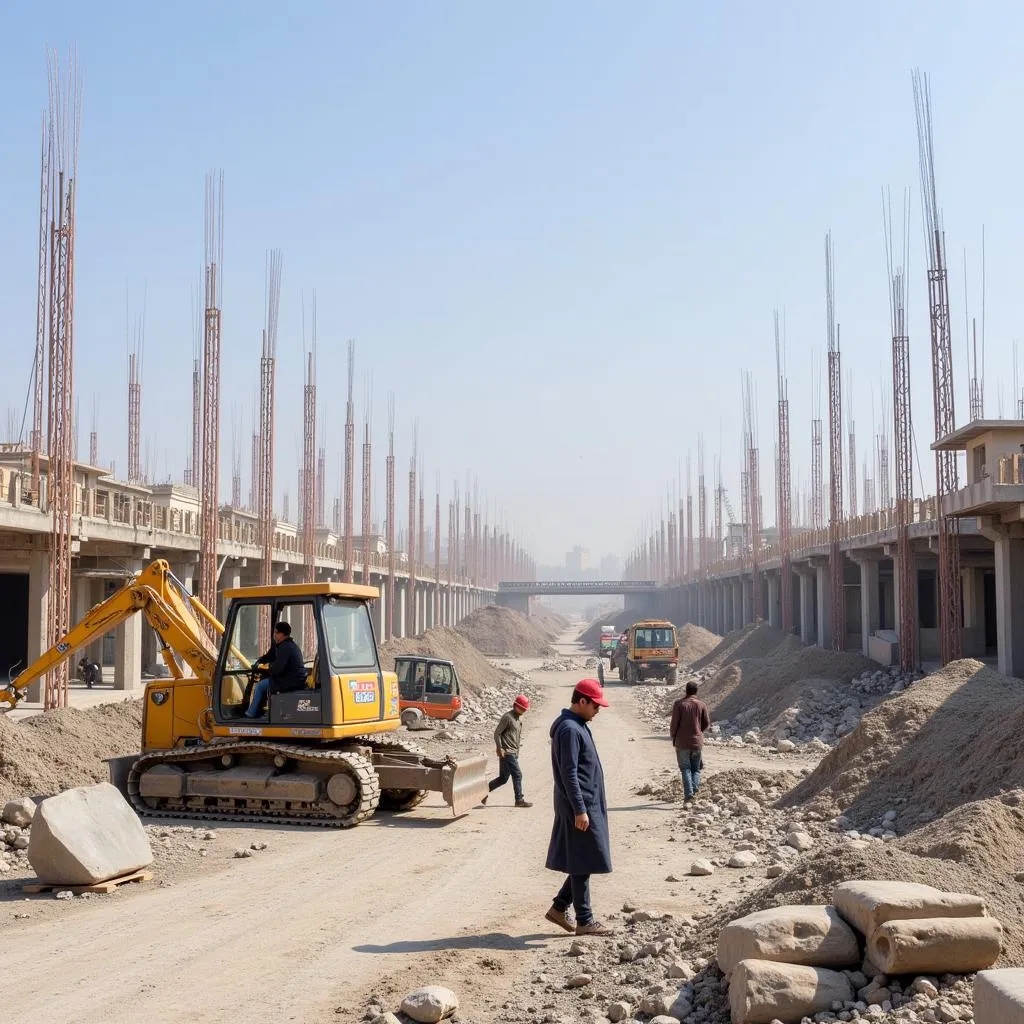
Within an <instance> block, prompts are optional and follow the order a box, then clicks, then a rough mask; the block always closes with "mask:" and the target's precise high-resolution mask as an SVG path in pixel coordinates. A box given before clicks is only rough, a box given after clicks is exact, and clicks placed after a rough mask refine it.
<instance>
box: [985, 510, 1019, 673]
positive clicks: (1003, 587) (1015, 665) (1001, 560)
mask: <svg viewBox="0 0 1024 1024" xmlns="http://www.w3.org/2000/svg"><path fill="white" fill-rule="evenodd" d="M993 532H994V533H995V536H994V542H995V556H996V641H997V643H998V645H999V651H998V655H999V671H1000V672H1002V673H1003V675H1006V676H1018V677H1024V526H1022V525H1020V524H1014V525H1013V526H1010V527H1005V526H1004V527H1001V528H999V529H998V531H997V532H996V531H993ZM986 535H989V531H986Z"/></svg>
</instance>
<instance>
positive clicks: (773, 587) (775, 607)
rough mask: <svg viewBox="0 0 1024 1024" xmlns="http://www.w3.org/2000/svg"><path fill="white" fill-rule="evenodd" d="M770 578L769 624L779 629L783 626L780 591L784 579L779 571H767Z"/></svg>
mask: <svg viewBox="0 0 1024 1024" xmlns="http://www.w3.org/2000/svg"><path fill="white" fill-rule="evenodd" d="M766 576H767V580H768V625H769V626H774V627H775V628H776V629H779V628H780V627H781V626H782V605H781V603H780V601H779V593H780V588H781V584H782V581H781V579H780V577H779V574H778V573H775V572H772V573H767V574H766Z"/></svg>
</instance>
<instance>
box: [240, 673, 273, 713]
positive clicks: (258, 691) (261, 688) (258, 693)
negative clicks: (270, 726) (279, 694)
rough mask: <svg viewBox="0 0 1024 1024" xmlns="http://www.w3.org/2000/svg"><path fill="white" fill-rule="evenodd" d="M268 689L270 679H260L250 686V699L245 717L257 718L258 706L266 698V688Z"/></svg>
mask: <svg viewBox="0 0 1024 1024" xmlns="http://www.w3.org/2000/svg"><path fill="white" fill-rule="evenodd" d="M269 689H270V680H269V679H261V680H260V681H259V682H258V683H257V684H256V685H255V686H254V687H253V688H252V699H251V700H250V701H249V709H248V710H247V711H246V713H245V717H246V718H259V717H260V707H261V706H262V704H263V702H264V701H265V700H266V699H267V690H269Z"/></svg>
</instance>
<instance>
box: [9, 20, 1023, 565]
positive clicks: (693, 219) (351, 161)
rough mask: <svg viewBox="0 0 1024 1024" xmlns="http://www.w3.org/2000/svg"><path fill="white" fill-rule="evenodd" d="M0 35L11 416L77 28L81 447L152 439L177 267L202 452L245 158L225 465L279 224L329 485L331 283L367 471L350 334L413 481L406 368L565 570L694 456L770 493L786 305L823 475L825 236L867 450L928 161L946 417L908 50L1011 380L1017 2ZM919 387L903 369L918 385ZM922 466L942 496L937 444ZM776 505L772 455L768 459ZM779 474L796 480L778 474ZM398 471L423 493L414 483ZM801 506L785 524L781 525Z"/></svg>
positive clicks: (159, 464) (184, 357) (798, 474)
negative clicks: (214, 177)
mask: <svg viewBox="0 0 1024 1024" xmlns="http://www.w3.org/2000/svg"><path fill="white" fill-rule="evenodd" d="M8 8H9V9H8V10H7V11H5V13H4V15H3V20H2V28H0V94H2V95H3V97H4V99H3V101H2V111H3V120H2V130H0V197H2V199H0V308H2V309H3V311H4V315H3V318H2V320H0V351H2V352H3V355H4V361H5V363H6V368H5V369H6V372H5V374H4V385H3V390H2V401H0V411H4V410H6V409H11V410H15V411H16V413H17V414H18V415H19V416H20V412H21V409H22V405H23V402H24V395H25V389H26V387H27V384H28V380H29V374H30V366H31V358H32V348H33V338H34V331H35V264H36V230H37V227H36V218H37V208H36V203H37V192H38V148H39V146H38V135H39V119H40V115H41V112H42V110H43V108H44V106H45V102H46V69H45V47H46V46H47V45H51V46H56V47H58V48H59V49H61V50H62V51H64V50H66V48H67V47H68V45H70V44H71V43H77V45H78V47H79V58H80V63H81V66H82V68H83V71H84V79H85V90H84V116H83V122H82V137H81V159H80V168H79V183H78V249H77V268H78V275H77V293H76V305H77V325H76V332H77V336H76V388H77V393H78V396H79V400H80V403H81V421H82V438H83V440H82V446H83V449H85V450H83V455H84V454H86V451H87V441H86V438H87V436H88V430H89V429H90V426H91V421H92V407H93V403H94V401H95V402H96V404H97V407H98V414H97V418H98V430H99V439H100V457H101V461H103V462H108V461H109V460H111V459H114V460H116V463H117V468H118V472H119V475H123V473H124V470H125V469H126V467H127V456H126V417H127V412H126V406H127V400H126V396H125V375H126V369H125V362H126V359H125V292H126V287H130V288H131V289H132V292H133V294H135V295H141V292H142V288H143V285H144V284H145V285H146V287H147V289H148V308H147V324H146V351H145V364H144V376H143V426H142V430H143V437H144V438H145V439H146V441H147V443H148V445H149V451H150V459H149V461H150V465H151V467H152V469H153V471H154V474H155V475H156V476H157V477H158V478H161V479H162V478H165V477H167V476H169V475H171V476H174V477H175V478H180V476H181V472H182V469H183V467H184V462H185V457H186V454H187V451H188V426H189V423H190V417H191V411H190V402H191V398H190V393H191V390H190V389H191V384H190V366H191V357H192V334H193V331H192V311H191V291H192V289H193V287H194V283H195V282H196V281H197V279H198V272H199V268H200V265H201V260H202V226H203V224H202V197H203V180H204V174H205V172H206V171H207V170H209V169H213V168H223V169H224V173H225V180H226V185H225V196H226V199H225V205H226V216H225V267H224V302H223V307H224V320H223V323H224V362H223V370H222V377H223V382H224V384H223V388H224V407H223V412H222V420H223V422H224V424H225V435H224V437H225V439H224V443H223V445H222V448H223V450H224V453H225V458H224V472H223V473H222V484H221V489H222V494H224V495H225V496H228V495H229V494H230V479H229V473H230V461H231V424H232V420H233V419H234V420H236V421H237V424H238V427H237V443H238V445H239V447H240V449H241V451H242V453H243V458H242V462H243V475H244V477H245V481H244V483H243V492H246V493H247V490H248V464H249V459H248V452H249V447H248V437H249V433H250V431H251V406H252V404H253V401H254V397H255V390H256V380H257V370H258V356H259V348H258V336H259V330H260V327H261V325H262V320H263V304H264V300H263V280H264V259H265V252H266V250H267V249H268V248H270V247H280V248H281V249H282V250H283V251H284V289H283V302H282V314H281V325H282V326H281V342H280V348H279V390H278V394H279V401H278V424H279V433H278V451H279V461H278V481H279V490H280V491H283V490H284V489H285V488H287V489H288V490H289V491H290V492H291V501H292V508H293V509H294V508H295V502H296V495H295V492H296V483H295V480H296V467H297V463H298V460H299V443H300V440H299V438H300V427H301V388H302V377H301V305H302V295H303V293H305V294H306V296H307V298H308V296H309V295H310V294H311V292H312V291H313V289H315V290H316V293H317V303H318V308H319V339H320V358H319V370H320V378H319V379H320V387H321V406H322V408H323V407H325V408H326V430H327V435H328V447H329V449H330V452H331V455H330V458H329V462H330V468H331V480H330V481H329V483H328V494H332V493H334V491H335V490H336V486H337V485H336V477H337V475H338V473H337V466H338V463H339V461H340V458H341V437H342V424H343V419H344V387H345V341H346V339H348V338H350V337H351V338H355V339H356V344H357V378H356V379H357V386H356V391H357V399H358V401H359V405H360V408H359V410H358V411H357V416H358V419H359V420H360V421H361V419H362V409H361V406H362V398H363V392H364V376H365V375H367V374H372V378H373V396H374V405H373V411H374V440H375V453H376V455H377V458H376V460H375V462H376V465H375V470H376V474H377V478H378V486H377V487H376V488H375V490H376V495H377V497H378V499H379V501H378V507H377V508H376V509H375V515H376V516H379V515H380V514H381V511H382V509H381V508H380V507H379V506H380V502H382V500H383V486H382V483H383V457H384V445H385V441H386V437H385V433H386V406H387V397H386V396H387V393H388V392H389V391H393V392H394V393H395V396H396V402H397V406H398V444H399V460H400V461H399V464H400V466H401V467H402V468H403V469H404V468H406V467H407V460H408V455H409V452H410V448H411V434H412V429H411V428H412V422H413V420H414V419H418V420H419V435H420V447H421V451H422V455H423V461H424V466H425V470H426V478H427V481H428V485H429V488H430V494H431V498H430V500H429V505H430V506H432V504H433V501H432V491H433V487H434V482H435V479H436V476H437V474H440V476H441V480H442V487H443V491H444V494H445V500H447V496H448V494H449V493H450V491H451V488H452V481H453V480H454V479H455V478H456V477H457V478H458V479H459V480H460V481H461V482H462V486H463V488H464V487H465V480H466V477H467V473H469V472H470V471H472V472H473V473H475V474H476V476H477V477H478V478H479V483H480V488H481V494H483V493H486V494H487V495H488V496H489V499H490V501H491V504H492V506H493V507H500V508H501V509H503V510H504V513H505V515H506V517H507V519H508V520H509V521H514V522H515V523H516V524H517V525H518V527H519V529H520V532H521V533H522V534H523V535H525V536H527V537H528V538H529V539H530V541H531V543H532V547H533V550H534V552H535V554H536V555H537V556H538V558H539V559H540V560H541V561H549V562H550V561H554V562H560V561H561V559H562V557H563V554H564V552H565V551H566V550H567V549H569V548H570V547H572V546H573V544H576V543H580V544H583V545H584V546H587V547H589V548H590V549H591V551H592V554H593V556H594V557H595V558H596V557H598V556H599V555H600V554H601V553H603V552H609V551H610V552H618V553H625V551H626V550H627V549H628V548H629V547H630V546H631V544H632V542H633V540H634V538H635V535H636V533H637V531H638V529H639V527H640V526H641V525H642V522H643V520H644V519H645V518H646V517H650V516H651V515H652V513H653V512H655V511H656V510H657V508H658V507H659V503H661V504H663V503H664V498H665V489H666V487H667V486H670V485H672V484H673V482H674V481H675V479H676V475H677V472H678V467H679V466H680V464H681V463H682V464H684V465H685V459H686V455H687V452H688V451H689V452H692V453H694V455H695V454H696V447H697V436H698V433H699V432H701V431H703V433H704V439H705V449H706V457H707V460H708V464H709V465H708V472H709V475H710V473H711V463H712V460H713V459H714V458H715V457H716V456H717V453H718V451H719V449H720V448H721V450H722V452H723V458H724V462H725V471H724V476H725V485H726V487H727V488H728V490H729V494H730V498H731V501H732V503H733V504H734V505H738V504H739V483H738V469H739V451H740V445H741V429H740V409H741V399H740V374H741V370H742V369H744V368H745V369H749V370H750V371H751V372H752V374H753V376H754V379H755V381H756V382H757V387H758V394H759V403H758V404H759V420H758V426H759V434H760V444H761V450H762V465H763V466H766V467H770V466H771V464H772V446H773V437H774V426H773V424H774V415H775V410H774V403H775V356H774V350H773V346H772V309H773V307H775V306H781V307H784V308H785V311H786V322H787V357H788V370H789V377H790V397H791V404H792V414H791V415H792V422H793V427H792V432H793V463H794V471H793V472H794V482H796V481H797V480H798V479H802V480H803V482H804V483H805V484H806V481H807V479H808V477H809V462H810V429H809V420H810V418H811V415H812V393H813V388H812V376H811V362H812V354H814V356H815V358H816V359H817V365H818V366H819V367H820V361H821V354H822V352H823V351H824V344H825V329H824V328H825V313H824V270H823V256H822V248H823V236H824V232H825V230H826V229H827V228H831V230H832V232H833V238H834V245H835V250H836V266H837V286H836V306H837V314H838V318H839V320H840V323H841V328H842V335H841V336H842V347H843V360H844V367H845V368H848V369H849V371H850V372H851V373H852V380H853V392H852V399H853V404H852V409H853V412H854V414H855V417H856V423H857V432H858V443H859V447H860V451H861V453H862V454H866V453H867V452H868V451H869V449H870V434H871V429H872V402H874V407H875V410H876V411H875V416H876V419H877V420H878V421H879V426H880V424H881V397H880V396H881V389H882V386H883V383H882V382H883V380H884V381H886V382H888V380H889V379H890V370H889V365H890V364H889V342H888V336H889V325H888V302H887V290H886V288H887V282H886V278H885V262H884V254H883V248H882V225H881V209H880V207H881V202H880V192H881V187H882V186H883V185H890V186H892V187H893V188H894V190H895V191H896V193H897V195H899V194H900V193H901V191H902V189H903V187H904V186H907V185H913V186H915V199H914V208H913V231H912V239H913V243H914V250H913V253H912V259H911V267H910V297H911V328H912V360H913V385H914V389H915V391H914V411H915V425H916V437H917V440H918V442H919V445H920V446H921V448H922V451H924V445H925V444H926V443H927V442H928V441H929V440H930V438H931V434H932V422H931V416H932V412H931V400H930V398H931V394H930V363H929V349H928V341H927V307H926V279H925V267H924V264H923V255H922V247H921V245H920V239H921V227H920V224H921V221H920V211H919V207H918V205H917V199H916V195H917V189H916V185H917V181H918V170H917V152H916V132H915V124H914V106H913V96H912V91H911V84H910V74H909V71H910V68H911V67H913V66H921V67H922V68H923V69H924V70H926V71H928V72H929V73H930V74H931V75H932V78H933V99H934V104H935V130H936V169H937V178H938V193H939V201H940V204H941V206H942V207H943V210H944V219H945V224H946V228H947V233H948V247H949V259H950V264H951V278H952V286H951V297H952V316H953V324H954V328H955V335H954V341H955V344H956V346H957V347H956V364H957V372H958V375H959V376H958V380H957V387H958V392H957V404H958V415H957V420H958V422H963V421H964V420H965V419H966V411H967V410H966V406H967V397H966V396H967V364H966V348H965V341H964V333H965V328H964V300H963V259H964V256H963V252H964V247H965V246H966V247H967V249H968V259H969V268H970V273H971V292H972V298H971V307H972V311H973V312H974V313H975V314H976V315H978V316H979V318H980V252H981V247H980V236H981V226H982V224H984V225H985V231H986V246H987V296H988V302H987V309H986V321H987V340H988V346H987V379H988V386H987V411H988V412H989V414H996V413H997V412H998V411H999V408H1000V403H1001V407H1002V410H1003V412H1004V414H1006V415H1009V414H1012V412H1013V408H1014V396H1013V394H1012V391H1013V364H1012V342H1013V340H1014V339H1015V338H1016V337H1017V332H1018V330H1019V328H1018V321H1017V318H1016V316H1015V315H1014V314H1013V306H1012V303H1013V301H1014V298H1013V297H1014V296H1015V295H1016V294H1018V292H1019V281H1020V277H1021V272H1022V267H1021V257H1020V246H1019V239H1020V237H1021V236H1022V233H1024V210H1022V203H1021V194H1022V192H1021V186H1020V175H1021V169H1020V167H1021V159H1020V157H1021V143H1020V140H1019V135H1020V132H1019V129H1018V127H1017V122H1018V121H1019V117H1018V114H1019V108H1020V105H1021V99H1022V97H1024V65H1022V64H1021V61H1020V59H1019V55H1020V50H1021V45H1022V42H1024V34H1022V27H1024V24H1022V23H1024V8H1022V7H1021V5H1019V4H1014V3H971V4H968V3H954V2H944V0H932V2H929V3H920V2H913V3H911V2H902V3H899V4H892V3H884V2H865V3H862V4H859V5H856V7H855V8H851V7H849V6H846V7H839V6H837V5H834V4H822V3H820V2H814V3H811V2H806V3H805V2H782V3H774V4H766V3H763V2H756V3H754V2H751V3H730V2H722V3H715V4H707V3H703V4H697V3H687V2H683V0H672V2H654V0H645V2H642V3H626V2H619V3H607V2H591V0H588V2H555V3H551V2H535V0H517V2H515V3H509V2H504V3H498V2H487V3H481V2H443V3H442V2H426V0H424V2H420V3H415V4H412V3H406V4H400V3H377V4H366V3H353V2H344V3H311V2H308V3H304V2H296V3H293V4H289V5H283V6H282V5H281V4H279V3H273V4H271V3H264V2H262V0H252V2H247V3H244V4H243V3H226V2H224V3H214V4H211V3H192V2H179V3H175V4H162V5H159V6H154V5H149V4H139V3H137V2H133V3H114V2H96V3H90V4H77V3H76V4H72V3H40V4H33V5H27V4H26V5H8ZM886 390H887V388H886ZM922 471H923V481H924V489H925V490H926V491H928V492H929V493H930V492H931V491H932V490H933V489H934V484H933V477H934V474H933V469H932V463H931V461H930V456H926V460H925V461H924V463H923V465H922ZM762 477H763V483H764V485H765V486H764V501H765V507H766V509H770V508H772V507H773V506H772V503H773V501H774V498H773V481H772V479H771V474H770V473H768V472H766V473H763V474H762ZM765 477H767V479H764V478H765ZM398 491H399V494H403V493H404V487H403V486H402V484H401V483H400V485H399V488H398ZM766 518H767V519H769V521H770V520H772V519H773V518H774V516H773V515H771V514H769V515H767V516H766Z"/></svg>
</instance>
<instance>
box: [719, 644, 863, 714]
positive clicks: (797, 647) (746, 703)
mask: <svg viewBox="0 0 1024 1024" xmlns="http://www.w3.org/2000/svg"><path fill="white" fill-rule="evenodd" d="M877 668H878V666H877V665H876V664H875V663H874V662H872V661H869V660H868V659H867V658H865V657H863V656H862V655H860V654H851V653H848V652H839V651H825V650H822V649H821V648H820V647H804V646H803V644H801V643H800V641H799V640H797V638H796V637H785V638H784V639H782V641H781V642H780V643H779V644H778V645H777V646H776V647H775V648H774V649H773V650H772V651H771V652H770V653H769V654H767V655H765V656H764V657H762V658H743V659H741V660H739V661H733V662H731V664H729V665H727V666H726V667H725V668H723V669H722V670H721V671H720V672H717V673H716V674H715V675H714V676H712V677H711V679H709V680H708V681H707V682H706V683H705V684H704V685H703V686H702V687H701V697H703V699H704V700H706V701H707V702H708V705H709V706H710V707H712V708H713V709H715V710H716V711H717V713H718V717H720V718H732V717H734V716H735V715H737V714H739V713H740V712H742V711H745V710H747V709H748V708H751V707H753V706H754V705H755V704H756V705H759V706H760V708H761V713H760V715H759V716H758V717H759V718H761V719H763V720H766V721H767V720H770V719H772V718H773V717H774V716H775V715H777V714H779V713H781V712H782V711H784V710H785V709H786V708H787V707H788V706H789V705H790V704H791V703H793V698H794V697H795V696H796V693H797V692H798V691H801V690H804V689H806V688H807V687H808V686H817V685H822V686H825V687H829V688H831V687H833V686H834V684H836V683H848V682H849V681H850V680H851V679H853V678H854V677H855V676H858V675H860V674H861V673H862V672H870V671H873V670H875V669H877Z"/></svg>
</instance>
